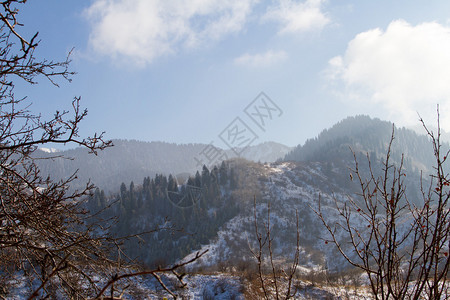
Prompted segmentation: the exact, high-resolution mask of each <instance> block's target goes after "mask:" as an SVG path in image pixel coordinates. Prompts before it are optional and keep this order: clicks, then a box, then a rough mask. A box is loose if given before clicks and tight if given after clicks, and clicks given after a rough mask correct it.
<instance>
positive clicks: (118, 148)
mask: <svg viewBox="0 0 450 300" xmlns="http://www.w3.org/2000/svg"><path fill="white" fill-rule="evenodd" d="M113 144H114V146H113V147H111V148H107V149H105V150H103V151H99V152H98V155H97V156H95V155H93V154H89V153H88V151H87V150H86V149H82V148H76V149H70V150H65V151H59V152H56V151H57V150H55V149H47V148H44V149H42V150H41V151H38V153H37V155H38V156H39V157H52V156H63V157H65V158H71V159H64V158H61V157H57V158H54V159H49V160H40V161H39V166H40V168H41V171H42V172H43V173H44V174H51V176H52V177H53V178H57V179H60V178H68V177H69V176H71V175H72V174H73V173H74V172H75V171H77V170H78V173H77V179H76V180H75V181H74V182H73V185H72V186H73V187H75V188H77V187H80V186H81V185H84V184H85V183H86V182H87V181H88V180H91V181H92V183H94V184H95V185H96V186H98V187H99V188H101V189H103V190H105V191H117V190H118V187H119V185H120V184H121V183H122V182H128V183H129V182H131V181H135V182H141V181H142V178H144V177H147V176H154V175H155V174H166V175H168V174H174V175H179V174H185V175H186V174H193V173H195V171H197V170H201V168H202V166H203V164H206V165H208V166H210V165H211V164H213V163H216V164H217V163H220V162H221V160H218V159H217V160H215V161H212V162H211V163H208V160H205V159H201V158H202V157H201V153H202V151H204V150H205V149H207V147H208V145H206V144H175V143H165V142H141V141H136V140H113ZM219 150H220V151H224V153H225V154H226V155H225V156H224V158H233V157H236V154H235V153H234V152H233V151H232V150H222V149H219ZM290 150H291V148H290V147H287V146H285V145H282V144H278V143H275V142H266V143H262V144H259V145H254V146H249V147H247V148H246V149H245V150H243V151H242V153H241V157H242V158H246V159H248V160H252V161H256V162H257V161H261V162H273V161H275V160H277V159H280V158H282V157H284V156H285V155H286V154H287V153H288V152H289V151H290ZM196 158H197V160H196Z"/></svg>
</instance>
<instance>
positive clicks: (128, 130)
mask: <svg viewBox="0 0 450 300" xmlns="http://www.w3.org/2000/svg"><path fill="white" fill-rule="evenodd" d="M20 18H21V21H22V22H23V23H24V24H25V27H24V28H23V29H21V30H22V31H21V32H22V33H23V35H25V36H31V34H32V33H33V32H35V31H39V36H40V38H41V40H42V42H41V44H40V46H39V48H38V52H37V54H38V55H39V56H40V57H45V58H48V59H55V60H61V59H64V58H65V56H66V55H67V53H68V51H70V49H72V48H74V52H73V54H72V60H73V62H72V69H73V70H74V71H76V72H77V75H76V76H75V77H74V78H73V82H72V83H64V82H61V87H60V88H55V87H53V86H51V85H50V84H49V83H47V82H45V81H44V80H41V82H40V83H39V85H35V86H32V87H29V86H26V85H21V84H20V85H19V86H18V87H17V89H16V94H17V95H23V96H25V95H27V96H28V99H29V101H31V102H32V103H33V106H32V109H33V110H35V111H41V112H43V114H44V115H48V114H51V113H52V112H53V111H54V110H56V109H62V108H68V107H69V105H70V101H71V99H72V98H73V97H74V96H81V97H82V105H83V106H84V107H87V109H88V110H89V115H88V117H87V119H86V120H85V122H84V123H83V124H82V127H81V134H82V135H88V134H91V133H92V132H101V131H106V136H107V137H108V138H123V139H137V140H143V141H167V142H177V143H189V142H201V143H210V142H214V144H215V145H217V146H224V144H223V142H222V141H221V140H220V138H219V134H220V133H221V132H222V131H223V130H224V129H225V128H227V126H229V124H230V123H231V122H232V121H233V120H234V119H235V118H236V117H239V118H240V119H241V120H242V121H243V122H244V123H246V124H247V125H248V127H250V128H251V129H252V130H253V131H254V132H255V134H256V135H257V136H258V139H257V140H256V141H255V143H259V142H263V141H268V140H271V141H276V142H280V143H283V144H286V145H289V146H294V145H297V144H299V143H303V142H304V141H305V140H306V139H307V138H312V137H314V136H316V135H317V134H318V133H319V132H320V131H321V130H322V129H324V128H327V127H330V126H332V125H333V124H334V123H336V122H338V121H340V120H341V119H343V118H345V117H346V116H350V115H356V114H368V115H370V116H372V117H379V118H381V119H384V120H390V121H393V122H395V123H396V124H397V125H399V126H415V125H417V124H418V117H417V112H419V113H420V114H421V115H422V116H423V117H424V118H425V120H427V121H428V122H430V123H431V122H434V121H435V110H436V104H437V103H439V104H440V110H441V114H442V124H443V127H444V129H446V130H447V131H448V130H450V121H448V120H450V101H449V99H450V1H411V0H408V1H406V0H404V1H401V0H399V1H345V0H342V1H331V0H328V1H321V0H308V1H294V0H273V1H258V0H239V1H238V0H190V1H181V0H180V1H175V0H91V1H82V0H78V1H60V0H45V1H42V0H41V1H36V0H35V1H29V2H28V3H27V4H26V5H24V6H22V8H21V15H20ZM260 92H264V93H265V94H266V95H267V96H269V97H270V99H271V100H272V101H273V103H275V104H276V105H277V106H278V107H279V108H280V109H281V110H282V113H281V115H280V114H278V113H277V114H276V115H273V116H272V119H267V124H266V125H267V126H265V128H264V130H261V128H258V127H257V126H256V125H255V123H253V122H252V120H251V119H250V118H249V117H248V115H246V114H245V112H244V109H245V108H246V107H247V106H248V105H249V104H250V103H251V102H252V101H253V100H254V99H255V97H257V96H258V95H259V93H260ZM447 115H448V116H449V117H448V118H446V116H447Z"/></svg>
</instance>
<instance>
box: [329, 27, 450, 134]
mask: <svg viewBox="0 0 450 300" xmlns="http://www.w3.org/2000/svg"><path fill="white" fill-rule="evenodd" d="M327 73H328V75H329V77H330V78H331V79H332V80H333V82H334V83H337V84H342V86H343V87H345V91H344V94H345V95H346V96H347V97H349V98H352V99H353V100H358V101H359V103H364V102H366V103H368V104H371V105H377V106H381V107H382V108H383V109H384V111H387V112H388V114H389V116H388V117H389V118H391V119H392V120H394V121H397V122H400V123H401V125H407V126H409V125H416V124H417V112H419V113H420V114H421V115H422V116H424V118H426V119H428V120H430V121H433V120H435V119H436V113H435V110H436V104H437V103H440V110H441V113H442V115H443V116H445V115H447V116H448V118H444V119H443V121H444V122H443V124H442V125H443V126H444V128H445V129H446V130H449V129H450V122H448V121H445V120H446V119H447V120H450V27H446V26H443V25H440V24H438V23H435V22H429V23H422V24H419V25H417V26H412V25H410V24H409V23H407V22H405V21H403V20H397V21H393V22H391V23H390V24H389V26H388V28H387V29H386V31H383V30H381V29H379V28H377V29H373V30H369V31H366V32H362V33H360V34H358V35H357V36H356V37H355V38H354V39H353V40H352V41H350V43H349V44H348V47H347V50H346V52H345V54H344V55H343V56H337V57H334V58H332V59H331V60H330V61H329V68H328V70H327Z"/></svg>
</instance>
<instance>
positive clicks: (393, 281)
mask: <svg viewBox="0 0 450 300" xmlns="http://www.w3.org/2000/svg"><path fill="white" fill-rule="evenodd" d="M421 122H422V125H423V127H424V128H425V130H426V132H427V134H428V136H429V137H430V140H431V144H432V146H433V149H434V157H435V166H434V174H432V175H430V177H431V183H430V186H429V187H428V188H425V187H424V186H423V184H422V185H421V187H420V190H421V192H422V196H423V204H421V205H415V204H412V203H410V202H409V201H408V199H406V194H405V192H406V187H405V184H404V178H405V177H406V173H405V171H404V169H403V157H402V159H401V161H400V163H399V164H397V165H395V164H393V163H392V162H391V160H390V154H391V147H392V143H393V141H394V130H393V131H392V135H391V139H390V143H389V145H388V149H387V154H386V158H385V160H384V162H383V173H382V175H381V176H378V177H377V176H375V175H374V171H373V169H372V164H371V161H370V159H369V157H367V160H368V163H369V164H368V165H369V172H370V175H369V177H368V178H364V176H363V175H362V171H361V170H360V169H359V164H358V163H359V162H358V160H357V158H356V154H355V153H353V154H354V161H355V168H354V169H353V170H352V173H353V174H354V175H353V177H354V178H356V180H357V182H358V183H359V186H360V194H359V196H360V200H361V201H356V200H355V199H352V198H349V200H348V201H347V202H346V203H344V204H343V205H340V204H338V202H337V201H336V208H337V210H338V213H339V217H340V218H339V220H338V221H337V222H336V223H334V224H331V223H330V222H328V221H327V220H326V217H325V216H324V215H323V211H322V208H321V206H320V199H319V208H318V210H317V211H316V214H317V215H318V216H319V218H320V219H321V220H322V222H323V224H324V226H325V228H326V229H327V231H328V232H329V234H330V239H326V240H325V243H331V244H334V245H335V246H336V247H337V249H338V250H339V252H340V254H341V255H342V256H343V257H344V258H345V259H346V260H347V261H348V262H349V263H350V264H351V265H353V266H355V267H357V268H358V269H360V270H362V271H363V272H364V273H365V274H366V276H367V278H368V281H369V285H370V289H371V291H372V294H373V296H374V298H375V299H390V298H393V299H405V298H408V299H419V298H421V297H423V296H426V297H427V298H428V299H440V298H441V297H442V296H443V295H445V292H446V289H447V276H448V268H449V259H448V254H449V252H448V251H449V242H450V239H449V237H450V236H449V234H450V219H449V217H450V216H449V212H450V211H449V206H448V205H449V199H450V191H449V188H448V186H450V181H449V179H450V178H449V177H448V176H449V175H448V173H446V172H445V171H444V163H445V161H446V160H447V157H448V154H449V150H446V151H443V150H442V144H441V140H440V129H439V110H438V129H437V133H436V134H435V133H433V132H432V131H430V130H429V129H428V128H427V127H426V125H425V123H424V122H423V120H421ZM411 188H412V187H411ZM355 218H356V219H357V220H362V222H363V223H362V224H355V222H353V220H354V219H355ZM342 232H343V233H344V236H345V237H346V238H347V240H346V241H350V242H349V243H347V242H346V241H345V242H343V241H341V240H339V234H340V233H342ZM347 244H349V245H350V246H349V248H347V247H345V246H346V245H347Z"/></svg>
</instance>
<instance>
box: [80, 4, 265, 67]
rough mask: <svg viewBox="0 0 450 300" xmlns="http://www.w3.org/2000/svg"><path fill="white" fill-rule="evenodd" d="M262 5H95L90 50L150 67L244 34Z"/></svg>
mask: <svg viewBox="0 0 450 300" xmlns="http://www.w3.org/2000/svg"><path fill="white" fill-rule="evenodd" d="M257 1H258V0H240V1H234V0H190V1H177V0H95V1H94V3H93V4H92V5H91V6H90V7H89V8H88V9H86V11H85V15H86V17H87V18H88V20H89V21H90V22H91V25H92V31H91V34H90V37H89V44H90V46H91V47H92V48H93V49H94V50H95V51H96V52H98V53H100V54H104V55H107V56H110V57H113V58H123V57H125V58H128V59H130V58H131V59H132V60H133V61H134V62H137V63H140V64H147V63H151V62H152V61H154V60H155V59H156V58H157V57H160V56H163V55H167V54H171V53H175V52H177V51H179V50H180V49H184V48H192V47H198V46H200V45H203V44H206V43H209V42H213V41H217V40H220V39H222V38H223V37H224V36H225V35H227V34H230V33H234V32H239V31H240V30H242V28H243V26H244V25H245V23H246V21H247V18H248V15H249V14H250V12H251V9H252V6H253V5H254V3H256V2H257Z"/></svg>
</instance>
